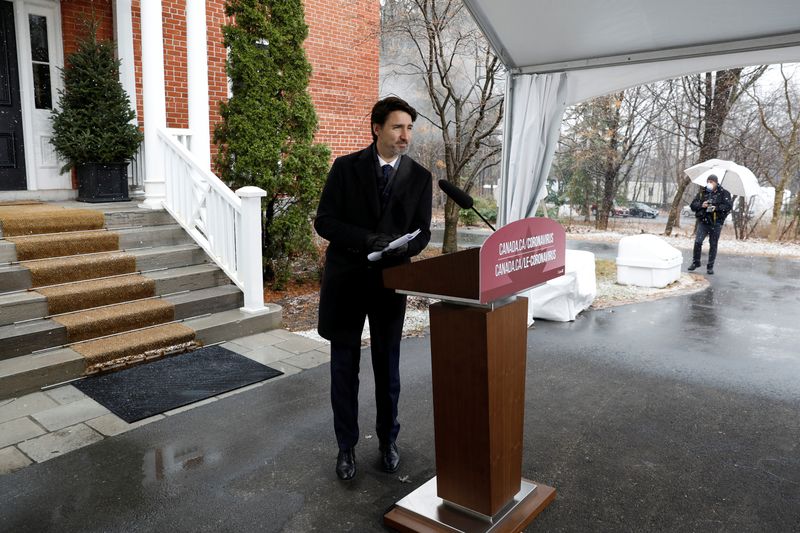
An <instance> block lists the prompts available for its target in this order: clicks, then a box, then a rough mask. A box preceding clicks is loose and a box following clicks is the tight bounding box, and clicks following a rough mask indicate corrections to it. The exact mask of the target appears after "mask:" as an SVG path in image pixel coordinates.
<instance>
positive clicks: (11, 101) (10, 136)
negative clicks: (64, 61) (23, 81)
mask: <svg viewBox="0 0 800 533" xmlns="http://www.w3.org/2000/svg"><path fill="white" fill-rule="evenodd" d="M25 188H26V182H25V151H24V147H23V144H22V105H21V103H20V97H19V71H18V68H17V38H16V35H15V33H14V6H13V4H12V3H11V2H5V1H0V190H3V191H8V190H18V189H25Z"/></svg>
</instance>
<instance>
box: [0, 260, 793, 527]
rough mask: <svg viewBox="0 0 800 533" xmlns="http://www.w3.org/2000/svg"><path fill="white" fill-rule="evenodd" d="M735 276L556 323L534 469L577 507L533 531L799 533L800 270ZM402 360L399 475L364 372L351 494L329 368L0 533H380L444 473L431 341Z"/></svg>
mask: <svg viewBox="0 0 800 533" xmlns="http://www.w3.org/2000/svg"><path fill="white" fill-rule="evenodd" d="M579 246H584V245H579ZM585 246H587V247H590V248H592V249H594V250H595V251H597V252H598V254H599V255H603V254H606V253H611V255H613V249H606V250H605V251H604V249H603V246H602V245H585ZM716 270H717V274H716V275H715V276H714V277H713V279H712V282H711V286H710V287H709V288H708V289H706V290H705V291H703V292H700V293H696V294H693V295H685V296H679V297H675V298H671V299H667V300H660V301H656V302H649V303H642V304H637V305H630V306H623V307H618V308H614V309H609V310H603V311H593V312H588V313H585V314H583V315H582V316H581V317H580V318H579V319H578V320H576V321H575V322H574V323H551V322H542V321H537V323H536V325H535V327H534V329H532V330H531V331H530V333H529V337H528V345H529V348H528V368H527V397H526V415H525V452H524V465H523V472H524V474H525V476H526V477H528V478H530V479H533V480H537V481H541V482H544V483H547V484H549V485H552V486H554V487H556V489H557V490H558V495H557V497H556V500H555V502H554V503H553V504H552V505H551V506H550V507H549V508H548V509H546V510H545V512H544V513H543V514H542V515H540V517H539V518H538V519H537V520H536V521H535V522H534V524H533V525H532V526H531V527H530V528H529V530H530V531H681V532H684V531H702V532H705V531H798V530H800V445H798V442H800V349H799V348H798V338H800V261H792V260H774V259H769V258H759V257H735V256H720V258H719V259H718V262H717V269H716ZM402 349H403V356H402V368H401V372H402V375H403V392H402V394H401V406H400V412H401V424H402V426H403V429H402V430H401V433H400V437H399V440H398V444H399V445H400V450H401V453H402V462H401V467H400V470H399V471H398V473H397V474H396V475H387V474H383V473H381V472H380V471H378V469H377V468H376V465H375V463H376V461H377V459H378V454H377V443H376V442H375V439H374V438H372V437H371V436H370V435H371V434H372V431H371V428H370V426H371V423H370V420H372V419H373V417H374V409H373V407H372V405H371V403H372V402H370V401H369V398H370V397H371V395H372V393H373V387H372V379H371V375H370V374H371V372H370V369H369V357H367V356H365V357H364V358H363V362H362V404H361V405H362V412H361V421H362V431H363V438H362V440H361V443H360V444H359V446H358V452H357V453H358V459H359V473H358V476H357V478H356V479H355V480H354V481H353V482H351V483H349V484H342V483H340V482H339V481H338V480H337V479H336V478H335V475H334V472H333V463H334V458H335V449H334V447H335V444H334V439H333V435H332V429H331V420H330V416H331V415H330V408H329V405H328V376H327V372H328V367H327V366H322V367H318V368H315V369H312V370H309V371H305V372H302V373H300V374H297V375H294V376H290V377H289V378H286V379H284V380H281V381H277V382H275V383H273V384H267V385H266V386H264V387H261V388H258V389H254V390H252V391H248V392H245V393H242V394H239V395H235V396H232V397H230V398H226V399H225V400H224V401H218V402H215V403H212V404H209V405H206V406H202V407H198V408H197V409H194V410H191V411H188V412H186V413H182V414H181V415H177V416H174V417H170V418H168V419H164V420H161V421H158V422H155V423H153V424H149V425H147V426H145V427H143V428H140V429H137V430H135V431H132V432H129V433H126V434H123V435H119V436H117V437H113V438H109V439H106V440H104V441H102V442H100V443H98V444H95V445H92V446H89V447H86V448H83V449H81V450H78V451H75V452H72V453H69V454H66V455H64V456H61V457H58V458H56V459H53V460H51V461H48V462H45V463H42V464H37V465H33V466H31V467H29V468H25V469H23V470H20V471H18V472H16V473H14V474H10V475H7V476H3V477H0V530H2V531H15V532H21V531H163V530H171V531H303V532H305V531H323V532H336V531H354V532H369V531H381V530H382V526H381V522H380V519H381V516H382V514H383V512H385V510H386V509H387V508H388V507H389V506H390V505H391V504H392V503H393V502H394V501H396V500H397V499H399V498H401V497H403V496H404V495H406V494H407V493H408V492H410V491H411V490H413V489H414V488H416V487H417V486H419V485H420V484H422V483H423V482H425V481H426V480H427V479H428V478H429V477H431V476H432V475H434V472H435V465H434V462H433V449H432V446H433V438H432V437H433V429H432V428H433V419H432V413H431V389H430V353H429V342H428V339H427V338H416V339H407V340H405V341H404V343H403V348H402Z"/></svg>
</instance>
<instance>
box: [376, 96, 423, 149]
mask: <svg viewBox="0 0 800 533" xmlns="http://www.w3.org/2000/svg"><path fill="white" fill-rule="evenodd" d="M392 111H405V112H406V113H408V114H409V115H411V122H414V121H415V120H417V110H416V109H414V108H413V107H411V106H410V105H409V104H408V102H406V101H405V100H403V99H402V98H398V97H396V96H389V97H387V98H384V99H383V100H378V101H377V102H375V105H374V106H372V115H371V116H370V122H369V131H370V133H371V134H372V142H375V141H377V140H378V137H377V136H376V135H375V132H374V131H373V129H372V125H373V124H380V125H381V126H383V125H384V124H385V123H386V118H387V117H388V116H389V115H390V114H391V113H392Z"/></svg>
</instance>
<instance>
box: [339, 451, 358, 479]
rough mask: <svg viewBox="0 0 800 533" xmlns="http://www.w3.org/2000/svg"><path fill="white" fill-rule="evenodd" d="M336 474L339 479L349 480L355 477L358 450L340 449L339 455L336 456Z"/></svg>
mask: <svg viewBox="0 0 800 533" xmlns="http://www.w3.org/2000/svg"><path fill="white" fill-rule="evenodd" d="M336 475H337V476H339V479H341V480H344V481H347V480H348V479H353V478H354V477H355V475H356V451H355V449H353V448H350V449H349V450H339V456H338V457H337V458H336Z"/></svg>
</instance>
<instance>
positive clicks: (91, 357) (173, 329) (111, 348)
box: [70, 324, 194, 366]
mask: <svg viewBox="0 0 800 533" xmlns="http://www.w3.org/2000/svg"><path fill="white" fill-rule="evenodd" d="M193 340H194V330H193V329H192V328H190V327H187V326H184V325H183V324H164V325H163V326H156V327H154V328H147V329H143V330H139V331H131V332H130V333H122V334H120V335H116V336H114V337H108V338H105V339H97V340H93V341H85V342H81V343H78V344H73V345H71V346H70V348H72V349H73V350H75V351H76V352H78V353H79V354H81V355H82V356H83V357H85V358H86V365H87V366H91V365H95V364H97V363H104V362H107V361H113V360H115V359H120V358H122V357H130V356H136V355H141V354H143V353H144V352H147V351H150V350H164V349H168V348H170V347H172V346H176V345H179V344H184V343H187V342H191V341H193Z"/></svg>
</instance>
